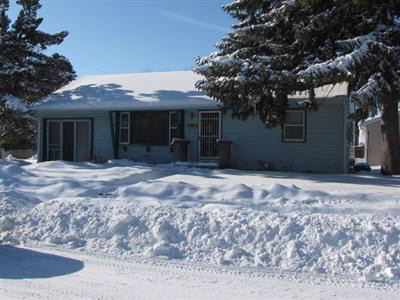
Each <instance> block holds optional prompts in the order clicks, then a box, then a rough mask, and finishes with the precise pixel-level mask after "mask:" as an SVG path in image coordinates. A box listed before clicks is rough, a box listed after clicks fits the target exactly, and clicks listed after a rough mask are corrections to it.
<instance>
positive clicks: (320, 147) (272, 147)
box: [222, 98, 345, 173]
mask: <svg viewBox="0 0 400 300" xmlns="http://www.w3.org/2000/svg"><path fill="white" fill-rule="evenodd" d="M344 104H345V101H344V99H343V98H341V99H335V100H334V99H329V100H327V101H325V102H324V103H323V104H322V105H321V106H320V108H319V110H318V111H316V112H314V111H307V117H306V142H304V143H286V142H283V141H282V128H281V127H275V128H266V127H265V126H264V125H263V124H262V122H261V121H260V120H259V119H258V118H253V119H251V118H249V119H248V120H247V121H239V120H233V119H232V118H231V117H230V116H229V115H227V114H225V115H223V122H222V124H223V128H222V135H223V138H224V139H226V140H229V141H232V167H234V168H240V169H260V168H263V166H264V165H265V164H268V165H269V166H270V168H271V169H275V170H290V171H303V172H308V171H309V172H332V173H337V172H344V171H345V170H344V168H345V161H344V159H345V158H344V156H345V153H344V151H345V148H344V147H345V137H344V107H345V106H344Z"/></svg>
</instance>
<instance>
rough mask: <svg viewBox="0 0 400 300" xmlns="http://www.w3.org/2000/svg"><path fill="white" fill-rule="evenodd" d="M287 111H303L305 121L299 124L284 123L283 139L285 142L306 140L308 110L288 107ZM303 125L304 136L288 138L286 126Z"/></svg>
mask: <svg viewBox="0 0 400 300" xmlns="http://www.w3.org/2000/svg"><path fill="white" fill-rule="evenodd" d="M287 111H294V112H301V113H302V114H303V123H301V124H300V123H299V124H286V122H285V123H284V124H283V141H284V142H305V141H306V112H305V110H295V109H288V110H287ZM299 126H302V127H303V138H301V139H288V138H286V127H299Z"/></svg>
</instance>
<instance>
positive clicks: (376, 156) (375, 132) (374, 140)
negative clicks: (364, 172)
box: [366, 122, 382, 166]
mask: <svg viewBox="0 0 400 300" xmlns="http://www.w3.org/2000/svg"><path fill="white" fill-rule="evenodd" d="M381 139H382V136H381V123H380V122H375V123H372V124H369V125H367V153H366V155H367V163H368V164H370V165H371V166H376V165H380V164H381V154H382V149H381V145H382V142H381Z"/></svg>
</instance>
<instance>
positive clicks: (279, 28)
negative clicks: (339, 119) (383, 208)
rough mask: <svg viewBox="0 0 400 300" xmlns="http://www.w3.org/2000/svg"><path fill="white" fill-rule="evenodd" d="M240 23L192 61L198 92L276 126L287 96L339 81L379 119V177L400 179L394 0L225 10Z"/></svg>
mask: <svg viewBox="0 0 400 300" xmlns="http://www.w3.org/2000/svg"><path fill="white" fill-rule="evenodd" d="M223 9H224V10H225V11H227V12H228V13H229V14H230V15H231V16H232V17H234V18H236V19H237V20H238V21H239V22H238V24H236V25H234V27H233V28H234V31H233V32H231V33H229V34H228V35H227V36H226V37H225V38H224V39H223V40H222V41H221V42H220V43H219V44H218V45H217V48H218V51H216V52H215V53H212V54H211V55H209V56H208V57H202V58H198V59H197V61H196V63H197V69H196V71H197V72H198V73H200V74H202V75H204V76H205V80H202V81H199V82H198V83H197V87H198V88H200V89H201V90H203V91H204V92H206V93H207V94H208V95H209V96H211V97H213V98H215V99H217V100H219V101H221V102H223V103H224V106H225V107H226V108H227V109H230V110H232V112H233V117H237V118H241V119H244V118H246V117H247V116H249V115H251V114H254V113H257V114H258V115H259V116H260V118H261V119H262V120H263V121H264V122H265V123H266V124H267V125H268V126H276V125H279V124H281V123H282V121H283V119H284V112H285V109H286V108H287V107H288V99H287V96H288V95H290V94H293V93H294V92H296V91H308V93H309V96H310V101H309V103H308V105H309V107H311V108H317V106H318V103H317V102H316V101H315V99H314V92H313V90H314V88H316V87H319V86H323V85H326V84H335V83H340V82H343V81H347V82H348V83H349V92H350V96H351V98H352V100H353V101H354V102H355V103H356V105H357V107H358V108H359V109H361V110H364V111H365V110H367V111H369V112H371V113H376V112H377V111H380V113H381V114H382V136H383V156H382V169H381V172H382V173H383V174H400V151H399V149H400V142H399V125H398V124H399V122H398V113H397V108H398V97H399V96H398V95H399V94H400V93H399V92H400V77H399V76H400V59H399V58H400V25H399V16H400V3H399V0H387V1H380V0H286V1H284V0H237V1H234V2H233V3H231V4H228V5H225V6H223Z"/></svg>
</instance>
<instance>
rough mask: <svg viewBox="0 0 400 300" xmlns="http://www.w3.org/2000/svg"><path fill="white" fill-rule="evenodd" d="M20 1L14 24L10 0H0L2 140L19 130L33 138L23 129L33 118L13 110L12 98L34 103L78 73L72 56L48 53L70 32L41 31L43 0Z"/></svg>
mask: <svg viewBox="0 0 400 300" xmlns="http://www.w3.org/2000/svg"><path fill="white" fill-rule="evenodd" d="M16 3H17V4H18V5H20V6H21V10H20V13H19V15H18V16H17V18H16V20H15V22H14V23H13V24H11V20H10V19H9V17H8V15H7V12H8V9H9V0H0V18H1V19H0V142H1V138H2V137H3V138H4V136H5V135H7V134H15V133H16V132H18V133H19V134H21V135H24V134H23V132H25V133H26V134H28V135H29V136H30V139H32V137H33V135H32V131H31V130H25V131H24V130H23V129H24V128H32V124H30V123H32V118H30V117H29V116H28V115H26V114H22V113H21V112H16V111H15V110H14V109H12V105H9V104H10V103H9V101H8V100H9V99H13V100H14V102H15V101H16V100H17V99H20V101H21V102H23V103H26V104H30V103H32V102H34V101H36V100H38V99H40V98H42V97H44V96H46V95H48V94H49V93H51V92H53V91H54V90H57V89H58V88H60V87H61V86H63V85H65V84H67V83H68V82H70V81H71V80H73V79H74V78H75V76H76V75H75V72H74V70H73V68H72V66H71V64H70V63H69V61H68V59H66V58H65V57H63V56H61V55H59V54H58V53H55V54H52V55H48V54H46V53H45V50H47V49H48V48H49V47H50V46H52V45H58V44H60V43H62V42H63V40H64V39H65V37H66V36H67V35H68V32H66V31H62V32H59V33H55V34H49V33H45V32H43V31H41V30H39V26H40V25H41V23H42V21H43V19H42V18H40V17H38V15H37V13H38V10H39V9H40V7H41V5H40V2H39V0H18V1H16ZM26 138H27V137H26V136H23V137H22V139H26ZM10 139H13V137H10Z"/></svg>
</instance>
